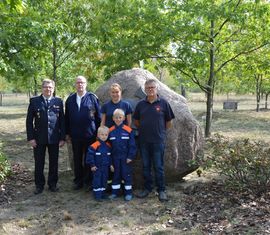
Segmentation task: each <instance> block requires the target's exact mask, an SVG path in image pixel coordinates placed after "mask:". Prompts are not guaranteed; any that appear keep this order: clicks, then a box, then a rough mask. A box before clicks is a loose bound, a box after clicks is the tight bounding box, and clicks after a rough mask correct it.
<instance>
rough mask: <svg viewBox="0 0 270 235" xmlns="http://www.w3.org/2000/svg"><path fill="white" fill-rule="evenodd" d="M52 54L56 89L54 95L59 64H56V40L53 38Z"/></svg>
mask: <svg viewBox="0 0 270 235" xmlns="http://www.w3.org/2000/svg"><path fill="white" fill-rule="evenodd" d="M52 56H53V81H54V83H55V89H54V93H53V95H54V96H55V95H56V70H57V65H56V57H57V51H56V40H55V39H54V40H53V47H52Z"/></svg>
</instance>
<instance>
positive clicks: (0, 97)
mask: <svg viewBox="0 0 270 235" xmlns="http://www.w3.org/2000/svg"><path fill="white" fill-rule="evenodd" d="M0 106H3V93H2V92H0Z"/></svg>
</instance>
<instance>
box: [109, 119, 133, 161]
mask: <svg viewBox="0 0 270 235" xmlns="http://www.w3.org/2000/svg"><path fill="white" fill-rule="evenodd" d="M109 140H110V143H111V145H112V156H113V158H114V159H117V158H123V159H127V158H129V159H131V160H132V159H134V158H135V156H136V150H137V148H136V144H135V138H134V132H133V130H132V129H131V128H130V127H129V126H127V125H124V124H122V125H119V126H116V125H114V126H112V127H111V128H110V134H109Z"/></svg>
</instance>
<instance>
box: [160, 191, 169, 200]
mask: <svg viewBox="0 0 270 235" xmlns="http://www.w3.org/2000/svg"><path fill="white" fill-rule="evenodd" d="M158 199H159V201H161V202H166V201H168V197H167V195H166V193H165V192H164V191H160V192H159V193H158Z"/></svg>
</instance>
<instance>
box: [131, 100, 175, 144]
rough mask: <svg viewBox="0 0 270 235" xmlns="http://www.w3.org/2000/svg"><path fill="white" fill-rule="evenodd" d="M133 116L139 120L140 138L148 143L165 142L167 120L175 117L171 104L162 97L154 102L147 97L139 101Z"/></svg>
mask: <svg viewBox="0 0 270 235" xmlns="http://www.w3.org/2000/svg"><path fill="white" fill-rule="evenodd" d="M133 118H134V119H135V120H139V122H140V126H139V140H140V141H141V142H147V143H163V142H164V141H165V138H166V122H169V121H171V120H172V119H173V118H175V116H174V113H173V111H172V109H171V106H170V104H169V103H168V102H167V101H166V100H165V99H162V98H160V97H158V99H157V100H156V101H154V102H153V103H150V102H149V101H148V100H147V98H145V99H143V100H141V101H139V103H138V104H137V106H136V108H135V111H134V115H133Z"/></svg>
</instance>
